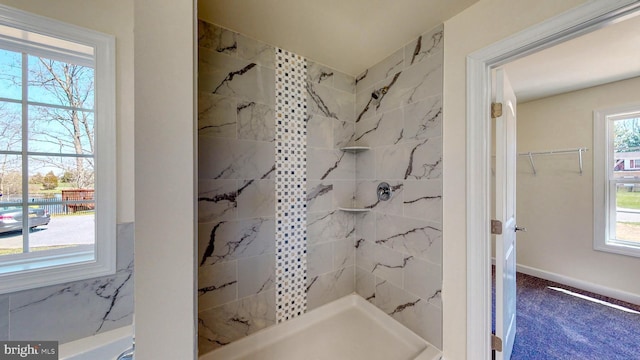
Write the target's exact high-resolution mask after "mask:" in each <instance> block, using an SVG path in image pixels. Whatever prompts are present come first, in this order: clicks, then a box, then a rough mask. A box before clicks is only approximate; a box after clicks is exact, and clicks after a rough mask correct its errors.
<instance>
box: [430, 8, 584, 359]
mask: <svg viewBox="0 0 640 360" xmlns="http://www.w3.org/2000/svg"><path fill="white" fill-rule="evenodd" d="M584 2H585V1H584V0H567V1H554V0H544V1H528V0H481V1H479V2H478V3H476V4H475V5H473V6H472V7H470V8H468V9H467V10H465V11H463V12H462V13H460V14H458V15H456V16H455V17H453V18H451V19H450V20H448V21H446V22H445V33H446V34H447V36H446V39H445V48H444V59H445V66H444V120H443V124H444V140H443V141H444V160H443V162H444V164H445V166H444V176H443V187H444V189H443V190H444V194H443V198H444V204H443V206H444V219H443V220H444V223H443V226H444V227H443V234H444V238H443V285H442V286H443V287H442V296H443V318H444V321H443V323H444V324H443V325H444V328H443V331H444V333H443V336H444V339H443V347H444V355H445V358H447V359H449V360H457V359H466V358H469V359H472V358H473V354H469V356H468V357H467V354H466V341H467V339H466V331H467V330H466V322H467V318H466V311H465V309H466V306H467V305H466V300H467V292H466V287H467V284H466V272H467V269H466V220H465V214H466V199H465V191H464V189H465V188H466V184H465V181H466V179H465V176H466V175H465V163H466V146H465V145H466V137H465V133H466V129H465V122H466V119H465V108H466V96H465V93H466V88H465V87H466V75H465V74H466V73H465V72H466V57H467V55H469V54H470V53H472V52H474V51H476V50H479V49H481V48H483V47H486V46H487V45H490V44H492V43H494V42H496V41H498V40H501V39H503V38H505V37H507V36H509V35H511V34H513V33H515V32H518V31H520V30H524V29H526V28H527V27H530V26H532V25H534V24H536V23H539V22H541V21H543V20H545V19H548V18H550V17H552V16H554V15H557V14H559V13H561V12H563V11H565V10H567V9H570V8H572V7H574V6H577V5H579V4H582V3H584Z"/></svg>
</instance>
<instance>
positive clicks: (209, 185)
mask: <svg viewBox="0 0 640 360" xmlns="http://www.w3.org/2000/svg"><path fill="white" fill-rule="evenodd" d="M237 195H238V181H237V180H207V179H205V180H199V181H198V222H200V223H205V222H212V221H221V220H232V219H235V218H236V215H237V207H238V198H237Z"/></svg>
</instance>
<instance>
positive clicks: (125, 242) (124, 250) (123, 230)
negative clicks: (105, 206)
mask: <svg viewBox="0 0 640 360" xmlns="http://www.w3.org/2000/svg"><path fill="white" fill-rule="evenodd" d="M116 232H117V233H116V245H117V249H116V271H121V270H125V271H133V268H134V261H133V257H134V238H135V224H134V223H132V222H128V223H120V224H118V225H116ZM131 306H132V308H133V301H132V302H131Z"/></svg>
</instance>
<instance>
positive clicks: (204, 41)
mask: <svg viewBox="0 0 640 360" xmlns="http://www.w3.org/2000/svg"><path fill="white" fill-rule="evenodd" d="M198 47H202V48H205V49H211V50H213V51H216V52H219V53H224V54H228V55H231V56H235V57H237V58H240V59H243V60H248V61H252V62H255V63H257V64H259V65H262V66H265V67H268V68H271V69H275V48H274V47H273V46H272V45H269V44H266V43H264V42H261V41H259V40H255V39H253V38H250V37H248V36H245V35H242V34H240V33H237V32H235V31H232V30H228V29H226V28H224V27H222V26H219V25H216V24H213V23H210V22H207V21H206V20H202V19H198Z"/></svg>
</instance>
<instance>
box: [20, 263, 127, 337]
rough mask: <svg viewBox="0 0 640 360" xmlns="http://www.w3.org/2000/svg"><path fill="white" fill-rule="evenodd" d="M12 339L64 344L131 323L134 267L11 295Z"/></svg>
mask: <svg viewBox="0 0 640 360" xmlns="http://www.w3.org/2000/svg"><path fill="white" fill-rule="evenodd" d="M10 301H11V303H10V324H9V333H10V340H33V339H52V340H57V341H60V342H61V343H65V342H68V341H72V340H76V339H79V338H83V337H86V336H90V335H95V334H97V333H99V332H103V331H108V330H113V329H116V328H119V327H122V326H125V325H129V324H131V321H132V318H133V268H131V269H127V270H121V271H119V272H118V273H117V274H116V275H115V276H108V277H100V278H96V279H91V280H86V281H78V282H73V283H68V284H63V285H55V286H48V287H44V288H39V289H33V290H27V291H22V292H18V293H14V294H11V300H10Z"/></svg>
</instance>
